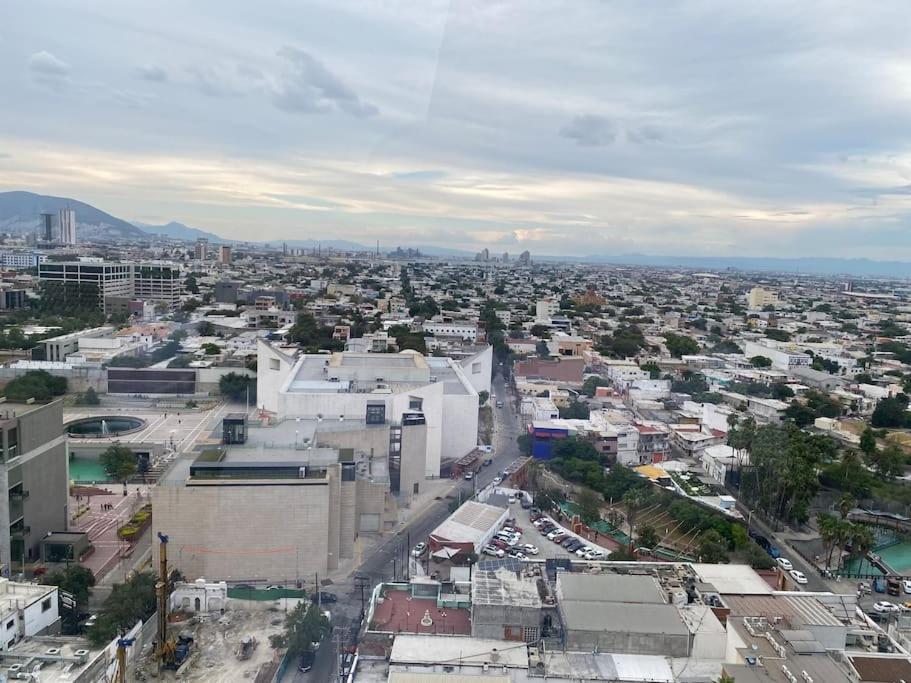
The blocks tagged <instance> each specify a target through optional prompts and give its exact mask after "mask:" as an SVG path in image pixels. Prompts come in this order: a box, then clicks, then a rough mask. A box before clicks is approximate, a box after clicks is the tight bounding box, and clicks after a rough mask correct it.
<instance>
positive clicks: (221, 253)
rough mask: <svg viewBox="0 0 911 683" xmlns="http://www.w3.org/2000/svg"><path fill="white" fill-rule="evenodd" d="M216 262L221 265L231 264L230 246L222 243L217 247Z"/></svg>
mask: <svg viewBox="0 0 911 683" xmlns="http://www.w3.org/2000/svg"><path fill="white" fill-rule="evenodd" d="M218 262H219V263H221V264H222V265H226V266H228V265H231V247H230V246H228V245H227V244H223V245H221V246H220V247H219V248H218Z"/></svg>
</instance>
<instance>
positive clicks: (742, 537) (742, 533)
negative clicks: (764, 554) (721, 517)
mask: <svg viewBox="0 0 911 683" xmlns="http://www.w3.org/2000/svg"><path fill="white" fill-rule="evenodd" d="M731 542H732V543H733V544H734V548H735V549H736V550H741V549H743V548H746V547H747V545H749V543H750V536H749V534H748V533H747V530H746V529H745V528H744V527H742V526H740V525H739V524H732V525H731Z"/></svg>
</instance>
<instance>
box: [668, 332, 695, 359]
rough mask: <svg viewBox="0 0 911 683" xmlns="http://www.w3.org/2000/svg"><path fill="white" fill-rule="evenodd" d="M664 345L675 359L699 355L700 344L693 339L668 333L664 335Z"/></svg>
mask: <svg viewBox="0 0 911 683" xmlns="http://www.w3.org/2000/svg"><path fill="white" fill-rule="evenodd" d="M664 345H665V346H667V350H668V353H670V354H671V355H672V356H673V357H674V358H680V357H681V356H692V355H694V354H697V353H699V344H698V343H697V342H696V340H695V339H693V338H692V337H687V336H685V335H682V334H674V333H673V332H668V333H667V334H665V335H664Z"/></svg>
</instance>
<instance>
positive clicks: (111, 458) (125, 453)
mask: <svg viewBox="0 0 911 683" xmlns="http://www.w3.org/2000/svg"><path fill="white" fill-rule="evenodd" d="M98 460H99V462H100V463H101V466H102V467H103V468H104V471H105V473H106V474H107V475H108V476H109V477H110V478H111V479H113V480H114V481H120V482H123V483H126V482H127V480H128V479H129V478H130V477H132V476H133V475H134V474H136V470H137V468H138V460H137V458H136V455H135V454H134V453H133V451H131V450H130V449H129V448H128V447H126V446H124V445H123V444H120V443H114V444H111V445H110V446H108V447H107V448H106V449H105V450H104V451H103V452H102V453H101V455H100V456H98Z"/></svg>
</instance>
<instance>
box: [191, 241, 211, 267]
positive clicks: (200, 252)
mask: <svg viewBox="0 0 911 683" xmlns="http://www.w3.org/2000/svg"><path fill="white" fill-rule="evenodd" d="M194 256H196V260H197V261H205V260H206V259H207V258H208V257H209V240H208V239H207V238H206V237H198V238H197V239H196V249H195V253H194Z"/></svg>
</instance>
